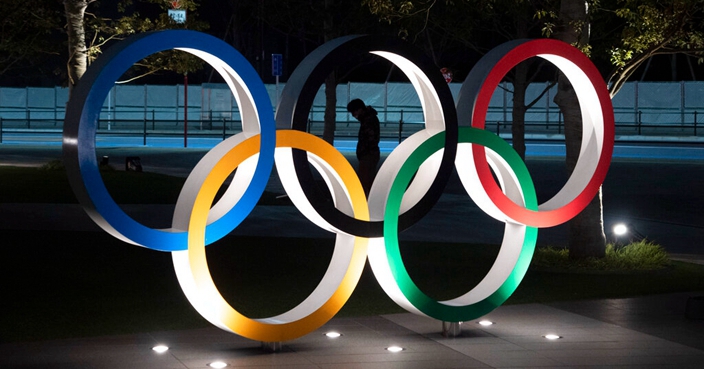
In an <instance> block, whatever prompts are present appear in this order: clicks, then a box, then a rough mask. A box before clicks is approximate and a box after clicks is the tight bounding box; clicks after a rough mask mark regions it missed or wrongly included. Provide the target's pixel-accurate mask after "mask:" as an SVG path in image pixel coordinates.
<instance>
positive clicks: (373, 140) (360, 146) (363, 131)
mask: <svg viewBox="0 0 704 369" xmlns="http://www.w3.org/2000/svg"><path fill="white" fill-rule="evenodd" d="M376 116H377V112H376V110H374V108H372V107H371V106H367V108H366V109H365V110H364V112H363V113H362V114H360V115H359V116H358V117H357V119H359V123H360V126H359V136H358V137H359V140H358V141H357V158H358V159H361V158H365V157H368V156H370V155H375V156H377V157H378V156H379V118H377V117H376Z"/></svg>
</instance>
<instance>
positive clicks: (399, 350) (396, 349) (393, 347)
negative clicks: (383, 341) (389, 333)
mask: <svg viewBox="0 0 704 369" xmlns="http://www.w3.org/2000/svg"><path fill="white" fill-rule="evenodd" d="M386 350H388V351H389V352H401V351H403V347H398V346H391V347H387V348H386Z"/></svg>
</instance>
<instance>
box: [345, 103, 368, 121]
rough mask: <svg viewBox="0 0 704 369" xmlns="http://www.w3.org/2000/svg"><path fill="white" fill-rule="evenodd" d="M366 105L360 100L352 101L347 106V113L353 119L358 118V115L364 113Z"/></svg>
mask: <svg viewBox="0 0 704 369" xmlns="http://www.w3.org/2000/svg"><path fill="white" fill-rule="evenodd" d="M366 107H367V105H366V104H365V103H364V101H362V100H361V99H354V100H352V101H350V102H349V103H348V104H347V111H348V112H350V114H352V116H353V117H355V118H358V117H359V114H360V113H361V112H363V111H364V109H365V108H366Z"/></svg>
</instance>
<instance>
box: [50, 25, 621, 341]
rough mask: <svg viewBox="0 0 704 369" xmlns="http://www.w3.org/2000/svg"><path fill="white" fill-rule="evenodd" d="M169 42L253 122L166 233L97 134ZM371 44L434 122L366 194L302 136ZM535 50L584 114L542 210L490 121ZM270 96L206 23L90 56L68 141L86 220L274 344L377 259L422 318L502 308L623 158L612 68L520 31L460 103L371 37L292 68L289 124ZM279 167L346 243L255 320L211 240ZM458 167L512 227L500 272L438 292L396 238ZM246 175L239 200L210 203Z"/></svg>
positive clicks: (313, 217) (190, 185) (308, 321)
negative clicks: (110, 176)
mask: <svg viewBox="0 0 704 369" xmlns="http://www.w3.org/2000/svg"><path fill="white" fill-rule="evenodd" d="M170 49H178V50H183V51H186V52H189V53H191V54H193V55H196V56H198V57H200V58H202V59H203V60H205V61H206V62H207V63H208V64H210V65H211V66H212V67H213V68H214V69H215V70H216V71H218V73H220V75H221V76H222V77H223V78H224V79H225V81H226V83H227V84H228V86H229V87H230V90H231V91H232V93H233V95H234V96H235V99H236V101H237V104H238V106H239V108H240V111H241V115H242V120H243V121H242V127H243V131H242V132H241V133H239V134H236V135H234V136H232V137H230V138H228V139H227V140H224V141H223V142H222V143H220V144H219V145H217V146H216V147H214V148H213V149H212V150H211V151H209V152H208V153H207V154H206V155H205V156H204V157H203V158H202V159H201V161H200V162H199V163H198V164H197V165H196V167H195V168H194V169H193V171H192V172H191V174H190V175H189V177H188V179H187V180H186V183H185V184H184V187H183V189H182V191H181V194H180V195H179V198H178V200H177V203H176V209H175V211H174V215H173V222H172V228H170V229H164V230H158V229H151V228H148V227H145V226H143V225H141V224H140V223H138V222H136V221H135V220H133V219H132V218H130V217H129V216H128V215H126V214H125V213H124V212H123V211H122V210H121V209H120V207H119V206H118V205H117V204H116V203H115V202H114V200H113V199H112V198H111V196H110V195H109V193H108V191H107V189H106V188H105V185H104V184H103V182H102V179H101V178H100V174H99V172H98V165H97V159H96V155H95V134H96V126H97V121H98V117H99V114H100V109H101V107H102V104H103V101H104V99H105V97H106V96H107V93H108V91H109V89H110V88H111V87H112V85H113V83H114V82H115V81H116V80H117V78H118V77H119V76H120V75H121V74H122V73H123V72H124V71H126V70H127V69H128V68H129V67H130V66H131V65H132V64H133V63H135V62H137V61H138V60H140V59H142V58H144V57H146V56H149V55H151V54H154V53H156V52H159V51H163V50H170ZM363 53H373V54H376V55H378V56H380V57H382V58H385V59H387V60H389V61H390V62H391V63H393V64H394V65H395V66H397V67H398V68H399V69H400V70H402V71H403V72H404V73H405V74H406V76H407V77H408V79H409V80H410V81H411V83H412V84H413V86H414V88H415V91H416V92H417V94H418V96H419V97H420V100H421V105H422V107H423V113H424V118H425V129H424V130H421V131H420V132H418V133H416V134H414V135H412V136H411V137H409V138H408V139H406V140H405V141H403V142H402V143H401V144H399V145H398V147H397V148H396V149H395V150H394V151H393V152H392V153H391V154H390V155H389V157H388V158H387V159H386V160H385V161H384V163H383V164H382V166H381V168H380V169H379V173H378V174H377V177H376V179H375V181H374V183H373V185H372V188H371V191H370V194H369V199H368V200H367V198H366V197H365V195H364V191H363V190H362V187H361V184H360V182H359V178H358V177H357V176H356V174H355V171H354V169H353V168H352V166H351V165H350V164H349V163H348V162H347V160H346V159H345V158H344V156H343V155H342V154H341V153H339V152H338V151H337V150H335V148H334V147H332V146H331V145H329V144H327V143H326V142H325V141H323V140H321V139H319V138H317V137H315V136H312V135H310V134H308V133H306V132H305V122H306V121H307V115H308V112H309V111H310V108H311V106H312V103H313V98H314V97H315V94H316V92H317V90H318V89H319V86H320V85H321V84H322V82H323V80H324V78H325V77H326V76H327V75H328V74H329V73H330V72H331V71H332V69H333V68H335V67H338V66H340V65H344V64H345V62H347V61H348V60H349V56H350V55H360V54H363ZM536 56H537V57H540V58H543V59H545V60H547V61H549V62H551V63H552V64H554V65H555V66H557V67H558V68H559V69H560V70H561V71H562V73H564V74H565V75H566V76H567V77H568V78H569V80H570V82H571V83H572V85H573V86H574V87H575V90H576V93H577V97H578V100H579V103H580V106H581V111H582V119H583V138H582V145H581V151H580V157H579V159H578V161H577V165H576V168H575V170H574V173H573V174H572V176H571V177H570V178H569V179H568V181H567V182H566V184H565V186H564V187H563V188H562V190H560V191H559V192H558V193H557V194H556V195H555V196H554V197H553V198H551V199H550V200H548V201H546V202H545V203H543V204H540V205H539V204H538V203H537V198H536V195H535V189H534V187H533V182H532V180H531V178H530V173H529V172H528V170H527V168H526V167H525V165H524V164H523V161H522V160H521V159H520V157H519V156H518V154H517V153H516V152H515V151H514V150H513V149H512V148H511V146H510V145H509V144H508V143H506V142H505V141H503V140H502V139H501V138H499V137H498V136H496V135H494V134H492V133H490V132H488V131H486V130H484V129H483V128H484V119H485V114H486V112H487V109H488V106H489V100H490V98H491V95H492V94H493V91H494V88H495V86H496V85H497V84H498V83H499V82H500V81H501V79H502V78H503V77H504V75H505V74H506V73H507V72H508V71H509V70H510V69H511V68H512V67H513V66H515V65H516V64H518V63H519V62H521V61H523V60H525V59H528V58H530V57H536ZM270 104H271V103H270V100H269V97H268V95H267V93H266V90H265V88H264V85H263V83H262V82H261V80H260V79H259V77H258V76H257V73H256V72H255V71H254V69H253V68H252V66H251V65H250V64H249V63H248V62H247V61H246V59H245V58H244V57H243V56H242V55H241V54H239V53H238V52H237V51H235V50H234V49H232V48H231V47H230V46H229V45H227V44H225V43H224V42H222V41H220V40H218V39H216V38H214V37H211V36H208V35H205V34H202V33H198V32H193V31H182V30H180V31H162V32H155V33H145V34H141V35H138V36H134V37H131V38H129V39H127V40H126V41H123V42H121V43H119V44H118V45H116V46H115V47H113V48H111V49H110V50H108V52H106V53H105V54H104V55H103V56H102V57H101V58H99V59H98V60H97V61H96V62H95V63H93V64H92V65H91V67H90V68H89V69H88V71H87V72H86V74H85V75H84V76H83V78H82V80H81V82H80V83H79V84H78V86H76V88H75V89H74V91H73V95H72V98H71V100H70V101H69V104H68V107H67V112H66V122H65V125H64V136H63V150H64V161H65V163H66V168H67V172H68V175H69V180H70V182H71V185H72V187H73V189H74V192H75V193H76V195H77V197H78V199H79V201H80V203H81V204H82V205H83V207H84V208H85V209H86V211H87V213H88V214H89V216H90V217H91V218H92V219H93V220H94V221H95V222H96V223H97V224H98V225H99V226H101V227H102V228H103V229H104V230H106V231H107V232H109V233H110V234H112V235H113V236H115V237H117V238H119V239H121V240H123V241H125V242H128V243H132V244H136V245H140V246H143V247H147V248H150V249H154V250H159V251H168V252H171V253H172V259H173V263H174V268H175V270H176V274H177V278H178V281H179V283H180V285H181V287H182V289H183V291H184V293H185V294H186V296H187V298H188V300H189V301H190V302H191V304H192V305H193V306H194V308H195V309H196V310H197V311H198V312H199V313H200V314H201V315H202V316H203V317H205V318H206V319H207V320H208V321H210V322H211V323H212V324H214V325H215V326H217V327H220V328H221V329H224V330H226V331H230V332H233V333H236V334H238V335H241V336H243V337H247V338H250V339H254V340H259V341H264V342H278V341H285V340H290V339H294V338H297V337H301V336H303V335H305V334H307V333H310V332H312V331H313V330H315V329H317V328H319V327H320V326H322V325H323V324H325V323H326V322H327V321H328V320H330V319H331V318H332V317H333V316H334V315H335V314H336V313H337V312H338V311H339V310H340V309H341V308H342V306H343V305H344V304H345V302H346V301H347V300H348V298H349V297H350V295H351V294H352V291H353V290H354V288H355V286H356V285H357V283H358V281H359V278H360V276H361V273H362V270H363V268H364V263H365V261H366V259H367V258H369V262H370V265H371V267H372V270H373V272H374V275H375V277H376V278H377V280H378V281H379V283H380V284H381V286H382V288H383V289H384V291H385V292H386V293H387V294H388V295H389V296H390V297H391V298H392V299H393V300H394V301H395V302H396V303H398V304H399V305H400V306H402V307H403V308H405V309H406V310H408V311H410V312H413V313H416V314H420V315H425V316H429V317H432V318H435V319H439V320H443V321H449V322H459V321H466V320H471V319H476V318H478V317H480V316H482V315H484V314H486V313H488V312H490V311H491V310H493V309H495V308H496V307H498V306H499V305H501V304H502V303H503V302H504V301H506V299H508V297H509V296H510V295H511V294H512V293H513V291H514V290H515V289H516V288H517V286H518V284H519V283H520V281H521V280H522V278H523V276H524V275H525V273H526V270H527V268H528V265H529V263H530V259H531V258H532V255H533V251H534V248H535V242H536V238H537V227H550V226H554V225H557V224H561V223H564V222H566V221H567V220H569V219H571V218H572V217H574V216H575V215H576V214H578V213H579V212H580V211H581V210H582V209H583V208H584V207H585V206H586V205H587V203H588V202H589V201H590V200H591V199H592V198H593V197H594V196H595V194H596V193H597V192H598V190H599V186H600V185H601V183H602V182H603V180H604V177H605V176H606V171H607V169H608V166H609V164H610V160H611V154H612V151H613V140H614V118H613V108H612V106H611V100H610V98H609V95H608V93H607V90H606V86H605V84H604V82H603V80H602V79H601V76H600V75H599V73H598V71H597V70H596V68H595V67H594V65H593V64H592V63H591V62H590V61H589V60H588V59H587V58H586V57H585V56H584V55H583V54H582V53H581V52H579V51H578V50H577V49H575V48H573V47H571V46H570V45H567V44H565V43H562V42H559V41H555V40H547V39H542V40H518V41H513V42H509V43H506V44H503V45H501V46H499V47H497V48H495V49H493V50H492V51H491V52H489V53H488V54H487V55H486V56H484V57H483V58H482V59H481V60H480V61H479V62H478V63H477V65H476V66H475V67H474V69H472V71H471V72H470V74H469V76H468V77H467V79H466V81H465V82H464V83H463V85H462V88H461V90H460V96H459V99H458V102H457V107H455V106H454V105H453V98H452V96H451V94H450V90H449V88H448V86H447V83H446V82H445V80H444V79H443V77H442V75H441V74H440V73H439V72H438V71H437V70H436V68H435V67H434V66H433V65H432V64H431V63H430V62H428V60H427V59H426V57H425V56H424V55H422V54H421V53H419V52H418V51H417V50H416V49H414V48H412V47H410V46H409V45H407V44H405V43H401V42H396V41H389V40H380V39H379V38H375V37H370V36H347V37H342V38H339V39H336V40H333V41H330V42H328V43H326V44H324V45H323V46H321V47H320V48H318V49H316V50H315V51H314V52H313V53H311V54H310V55H309V56H308V57H307V58H306V59H305V60H304V61H303V62H302V63H301V64H300V66H299V67H298V68H297V69H296V70H295V71H294V73H292V75H291V77H290V78H289V81H288V82H287V84H286V87H285V88H284V90H283V92H282V96H281V102H280V103H279V106H278V109H277V114H276V117H274V115H273V113H272V112H273V109H272V106H271V105H270ZM487 149H488V150H487ZM308 163H310V164H312V166H313V167H314V168H315V169H316V170H317V171H318V172H319V173H320V175H321V176H322V177H323V179H324V180H325V182H326V184H327V186H328V189H329V190H330V192H331V194H332V198H333V200H334V201H333V205H330V204H329V202H326V201H323V200H322V199H321V197H320V196H319V194H317V193H316V191H315V190H314V187H313V185H312V181H313V176H312V173H311V172H310V169H309V168H310V167H309V165H308ZM274 164H275V165H276V168H277V171H278V172H279V177H280V179H281V181H282V184H283V186H284V189H285V190H286V193H287V194H288V195H289V197H290V198H291V200H292V201H293V203H294V205H295V206H296V207H297V208H298V209H299V210H300V211H301V212H302V213H303V214H304V216H306V217H307V218H308V219H309V220H310V221H312V222H313V223H315V224H316V225H318V226H319V227H321V228H323V229H325V230H328V231H330V232H333V233H335V234H336V239H335V249H334V252H333V255H332V259H331V261H330V265H329V266H328V269H327V271H326V273H325V275H324V276H323V278H322V280H321V282H320V284H319V285H318V286H317V287H316V289H315V290H314V291H313V292H312V293H311V294H310V295H309V296H308V297H307V298H306V299H305V300H304V301H303V302H301V303H300V304H299V305H298V306H296V307H295V308H293V309H291V310H290V311H288V312H286V313H283V314H281V315H278V316H274V317H270V318H266V319H250V318H248V317H246V316H244V315H242V314H241V313H239V312H237V311H236V310H235V309H233V308H232V307H231V306H230V305H229V304H228V303H227V302H226V301H225V299H224V298H223V297H222V296H221V295H220V293H219V292H218V290H217V287H216V286H215V283H214V282H213V280H212V277H211V275H210V272H209V270H208V266H207V261H206V256H205V246H206V245H208V244H210V243H212V242H214V241H216V240H218V239H220V238H222V237H223V236H225V235H226V234H228V233H229V232H230V231H232V230H233V229H234V228H235V227H237V226H238V225H239V224H240V222H241V221H242V220H243V219H244V218H245V217H246V216H247V215H248V214H249V213H250V212H251V211H252V209H253V208H254V206H255V205H256V203H257V201H258V199H259V197H260V196H261V194H262V193H263V191H264V188H265V185H266V183H267V180H268V177H269V175H270V173H271V170H272V168H273V166H274ZM453 168H456V169H457V172H458V174H459V176H460V179H461V181H462V183H463V185H464V187H465V189H466V190H467V193H468V194H469V196H470V197H471V198H472V200H473V201H475V202H476V203H477V205H478V206H479V207H480V208H481V209H482V210H483V211H485V212H486V213H487V214H489V215H490V216H492V217H493V218H495V219H497V220H499V221H502V222H504V223H505V230H504V238H503V241H502V244H501V249H500V251H499V255H498V257H497V259H496V261H495V263H494V265H493V266H492V267H491V269H490V271H489V272H488V274H487V276H486V277H485V278H484V279H483V280H482V281H481V282H480V283H479V284H478V285H477V286H475V287H474V288H472V289H471V290H470V291H469V292H467V293H465V294H464V295H462V296H459V297H457V298H455V299H452V300H447V301H436V300H434V299H432V298H430V297H428V296H427V295H425V294H424V293H423V292H422V291H421V290H420V289H419V288H418V287H417V286H416V285H415V283H414V282H413V280H412V279H411V278H410V277H409V275H408V272H407V270H406V268H405V266H404V264H403V260H402V258H401V255H400V252H399V245H398V233H399V231H400V230H403V229H405V228H408V227H409V226H411V225H413V224H414V223H415V222H416V221H417V220H419V219H420V218H422V217H423V216H424V215H425V214H426V213H427V212H428V211H429V210H430V209H431V207H432V206H433V205H434V204H435V202H437V200H438V198H439V197H440V195H441V193H442V190H443V188H444V186H445V184H446V182H447V179H448V177H449V175H450V173H451V171H452V170H453ZM235 169H237V170H236V172H235V176H234V178H233V180H232V182H231V184H230V185H229V187H228V189H227V190H226V193H225V194H224V195H223V196H222V197H221V198H220V200H218V201H217V202H216V203H215V204H213V201H214V198H215V194H216V192H217V190H218V189H219V188H220V186H221V185H222V184H223V182H224V181H225V180H226V178H227V177H228V176H229V175H230V174H231V173H232V172H233V171H235ZM492 173H493V174H492ZM494 176H496V178H497V179H498V184H497V180H495V179H494Z"/></svg>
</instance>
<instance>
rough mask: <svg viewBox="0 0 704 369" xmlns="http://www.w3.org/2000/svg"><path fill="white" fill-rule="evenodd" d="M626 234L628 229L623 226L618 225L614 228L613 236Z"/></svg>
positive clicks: (621, 224)
mask: <svg viewBox="0 0 704 369" xmlns="http://www.w3.org/2000/svg"><path fill="white" fill-rule="evenodd" d="M626 233H628V227H626V225H625V224H623V223H619V224H616V225H615V226H614V234H615V235H617V236H623V235H624V234H626Z"/></svg>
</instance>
